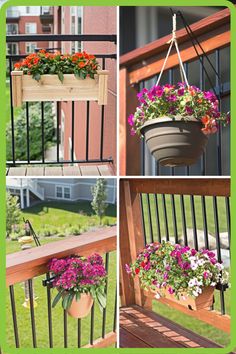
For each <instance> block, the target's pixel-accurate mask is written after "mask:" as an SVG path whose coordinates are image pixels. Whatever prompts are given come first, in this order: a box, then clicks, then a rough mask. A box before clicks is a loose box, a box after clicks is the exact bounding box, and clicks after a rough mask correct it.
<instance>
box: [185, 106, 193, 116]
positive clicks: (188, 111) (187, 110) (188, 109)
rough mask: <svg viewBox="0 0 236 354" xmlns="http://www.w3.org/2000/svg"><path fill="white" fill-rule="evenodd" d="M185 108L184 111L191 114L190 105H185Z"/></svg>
mask: <svg viewBox="0 0 236 354" xmlns="http://www.w3.org/2000/svg"><path fill="white" fill-rule="evenodd" d="M185 110H186V112H187V113H188V114H190V115H192V114H193V109H192V108H191V107H189V106H186V107H185Z"/></svg>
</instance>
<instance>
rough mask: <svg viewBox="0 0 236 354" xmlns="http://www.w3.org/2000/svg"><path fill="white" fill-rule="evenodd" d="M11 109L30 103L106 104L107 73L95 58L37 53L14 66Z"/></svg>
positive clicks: (85, 54) (82, 55)
mask: <svg viewBox="0 0 236 354" xmlns="http://www.w3.org/2000/svg"><path fill="white" fill-rule="evenodd" d="M11 76H12V97H13V106H15V107H20V106H21V105H22V102H26V101H27V102H31V101H98V104H100V105H101V104H107V80H108V71H107V70H99V64H98V61H97V59H96V57H95V56H94V55H90V54H88V53H86V52H85V51H84V52H81V53H75V54H72V55H69V54H65V55H63V54H61V53H59V52H57V53H47V52H46V51H45V50H40V51H39V52H38V53H33V54H30V55H28V56H27V57H26V58H25V59H23V61H21V62H18V63H16V64H15V65H14V71H12V72H11Z"/></svg>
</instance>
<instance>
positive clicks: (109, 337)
mask: <svg viewBox="0 0 236 354" xmlns="http://www.w3.org/2000/svg"><path fill="white" fill-rule="evenodd" d="M116 340H117V334H116V332H110V333H108V334H106V335H105V337H104V338H98V339H96V340H95V341H94V342H93V345H91V344H88V345H85V346H84V347H83V348H107V347H110V346H111V345H112V344H115V343H116Z"/></svg>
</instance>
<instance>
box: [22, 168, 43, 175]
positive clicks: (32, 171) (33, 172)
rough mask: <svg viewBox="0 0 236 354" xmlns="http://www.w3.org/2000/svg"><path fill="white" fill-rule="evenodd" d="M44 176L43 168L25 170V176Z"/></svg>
mask: <svg viewBox="0 0 236 354" xmlns="http://www.w3.org/2000/svg"><path fill="white" fill-rule="evenodd" d="M44 174H45V169H44V167H33V166H32V167H31V166H30V167H27V169H26V176H35V177H38V176H44Z"/></svg>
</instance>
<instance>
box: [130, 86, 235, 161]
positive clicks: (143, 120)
mask: <svg viewBox="0 0 236 354" xmlns="http://www.w3.org/2000/svg"><path fill="white" fill-rule="evenodd" d="M137 96H138V100H139V106H138V107H137V109H136V111H135V113H134V114H131V115H130V116H129V118H128V123H129V124H130V126H131V134H132V135H134V134H138V135H139V136H144V138H145V141H146V144H147V146H148V148H149V150H150V152H151V154H152V155H153V156H154V157H155V159H156V160H159V162H160V164H161V165H164V166H182V165H184V166H187V165H192V164H194V163H196V161H197V160H198V158H199V157H200V156H201V154H202V153H203V152H204V149H205V147H206V144H207V142H208V137H209V135H211V134H214V133H216V132H217V130H218V128H219V124H220V123H222V124H223V125H226V124H227V123H229V115H228V114H224V113H220V111H219V102H218V100H217V97H216V96H215V94H214V93H212V92H211V91H201V90H200V89H199V88H197V87H196V86H189V85H188V84H185V83H183V82H180V83H178V84H177V85H169V84H167V85H164V86H160V85H156V86H153V87H152V88H151V89H150V90H148V89H146V88H144V89H143V90H142V91H141V92H140V93H138V95H137Z"/></svg>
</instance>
